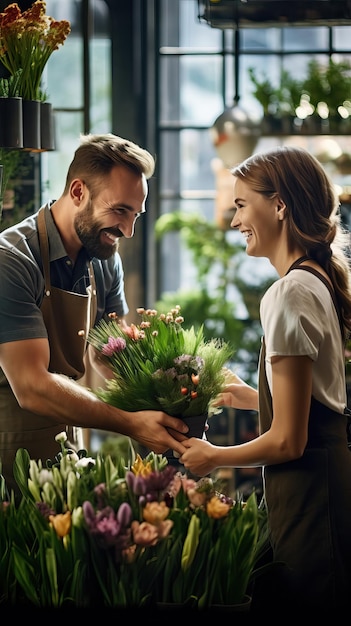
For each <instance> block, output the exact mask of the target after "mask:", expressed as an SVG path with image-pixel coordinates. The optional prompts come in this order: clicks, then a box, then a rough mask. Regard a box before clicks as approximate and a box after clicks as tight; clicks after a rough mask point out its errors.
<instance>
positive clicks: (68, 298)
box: [0, 209, 96, 490]
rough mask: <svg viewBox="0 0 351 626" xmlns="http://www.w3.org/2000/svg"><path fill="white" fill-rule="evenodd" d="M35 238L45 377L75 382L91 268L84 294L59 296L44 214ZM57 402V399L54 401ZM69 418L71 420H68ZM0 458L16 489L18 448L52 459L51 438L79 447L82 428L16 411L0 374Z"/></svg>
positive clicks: (90, 309) (89, 308)
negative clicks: (62, 377) (41, 295)
mask: <svg viewBox="0 0 351 626" xmlns="http://www.w3.org/2000/svg"><path fill="white" fill-rule="evenodd" d="M38 233H39V242H40V250H41V256H42V261H43V273H44V279H45V295H44V299H43V302H42V305H41V312H42V314H43V318H44V322H45V326H46V328H47V332H48V338H49V344H50V365H49V371H50V372H57V373H58V374H63V375H65V376H68V377H69V378H73V379H75V380H78V379H79V378H81V377H82V376H83V374H84V371H85V368H84V364H83V357H84V353H85V350H86V339H87V334H88V331H89V328H90V327H91V325H92V323H93V321H94V319H95V315H96V287H95V278H94V271H93V267H92V263H90V269H89V274H90V287H89V288H88V289H87V292H88V293H87V295H80V294H76V293H72V292H68V291H63V290H62V289H58V288H56V287H52V286H51V284H50V263H49V244H48V237H47V230H46V224H45V215H44V209H40V211H39V213H38ZM58 402H59V398H58ZM72 417H73V419H74V416H72ZM0 423H1V427H0V459H1V463H2V472H1V473H2V474H3V475H4V476H5V477H6V485H7V487H8V488H9V489H11V488H14V489H15V490H16V485H15V483H14V479H13V473H12V467H13V461H14V458H15V455H16V451H17V450H18V448H25V449H27V450H28V452H29V455H30V457H31V458H33V459H39V458H40V459H42V460H43V462H44V463H45V461H46V459H48V458H50V459H52V458H53V457H54V456H55V454H57V453H58V452H59V450H60V448H59V446H58V444H57V443H56V441H55V436H56V435H57V434H58V433H60V432H62V431H66V432H67V436H68V439H69V441H70V443H71V444H72V445H73V446H77V447H82V445H83V442H82V433H81V429H79V428H75V427H72V426H70V427H67V426H66V424H60V423H57V422H55V421H54V420H53V419H52V418H51V417H50V416H43V415H37V414H34V413H31V412H30V411H27V410H24V409H21V407H20V406H19V404H18V402H17V400H16V398H15V396H14V394H13V393H12V390H11V387H10V386H9V384H8V382H7V380H6V378H5V376H4V374H3V372H2V370H1V369H0Z"/></svg>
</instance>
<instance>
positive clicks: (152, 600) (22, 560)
mask: <svg viewBox="0 0 351 626" xmlns="http://www.w3.org/2000/svg"><path fill="white" fill-rule="evenodd" d="M56 440H57V441H58V442H59V443H60V444H61V452H60V453H59V454H58V455H57V457H56V458H55V459H54V460H51V461H50V462H47V464H46V466H44V465H43V463H42V462H41V461H38V462H37V461H34V460H32V459H30V458H29V455H28V452H27V451H26V450H24V449H20V450H18V451H17V455H16V461H15V464H14V473H15V477H16V481H17V483H18V485H19V488H20V490H21V492H22V498H21V499H20V501H19V502H17V503H15V501H14V499H13V498H6V497H5V495H4V494H5V489H2V488H1V486H2V487H3V485H1V483H2V481H3V479H2V477H1V476H0V605H2V606H4V605H5V606H6V605H10V606H21V605H23V606H26V607H27V609H28V607H41V608H42V607H51V608H57V607H95V606H97V607H100V608H101V607H102V606H103V607H129V608H130V607H140V606H143V607H145V606H153V607H155V606H157V605H158V603H159V602H171V603H173V602H177V603H181V604H188V605H191V606H192V607H194V608H203V607H209V606H211V605H212V604H213V603H215V602H216V603H219V604H228V603H232V604H234V603H237V602H239V603H240V602H242V600H243V597H244V596H245V594H247V593H248V587H249V584H250V581H251V580H252V577H253V575H254V571H255V569H254V568H255V564H256V563H257V557H258V554H259V552H258V550H259V547H260V544H261V539H262V537H263V535H262V533H261V531H262V529H264V524H263V522H264V519H265V513H264V512H262V511H261V510H260V509H259V508H258V505H257V502H256V495H255V494H254V493H252V494H251V495H250V497H249V498H248V500H247V501H246V502H245V503H244V502H242V501H241V499H240V498H238V499H237V500H236V501H233V500H232V499H231V498H229V497H227V496H225V495H224V494H222V493H221V491H219V490H218V489H217V488H216V486H215V484H214V483H213V481H212V480H211V479H210V478H204V479H201V480H199V481H197V482H196V481H194V480H193V479H189V478H188V477H187V475H186V474H181V473H179V472H176V470H175V469H174V468H173V467H172V466H170V465H168V463H167V460H166V459H165V458H164V457H162V456H161V455H156V454H154V453H152V452H151V453H149V454H148V455H147V456H146V457H145V458H144V459H142V458H141V457H140V456H139V455H138V454H135V452H133V450H132V454H131V458H130V460H128V461H127V462H126V461H125V460H124V459H119V460H118V461H115V462H113V461H112V458H111V457H110V456H109V455H107V456H106V455H105V456H104V455H102V454H101V453H98V454H97V455H96V457H89V456H88V454H87V451H85V450H81V451H79V452H78V453H75V452H73V451H72V450H70V449H68V448H67V447H66V445H67V444H66V433H64V432H63V433H60V434H58V435H57V437H56Z"/></svg>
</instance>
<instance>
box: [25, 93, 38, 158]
mask: <svg viewBox="0 0 351 626" xmlns="http://www.w3.org/2000/svg"><path fill="white" fill-rule="evenodd" d="M40 110H41V102H40V100H23V102H22V111H23V148H24V149H25V150H28V151H29V152H35V151H38V150H40V149H41V134H40Z"/></svg>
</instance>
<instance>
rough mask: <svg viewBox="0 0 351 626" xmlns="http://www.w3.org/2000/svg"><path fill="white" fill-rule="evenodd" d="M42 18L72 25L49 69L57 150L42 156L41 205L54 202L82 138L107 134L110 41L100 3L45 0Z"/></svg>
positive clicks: (95, 0)
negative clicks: (87, 135)
mask: <svg viewBox="0 0 351 626" xmlns="http://www.w3.org/2000/svg"><path fill="white" fill-rule="evenodd" d="M46 13H47V14H48V15H51V16H52V17H54V18H55V19H58V20H61V19H66V20H69V21H70V23H71V33H70V34H69V36H68V38H67V40H66V42H65V44H64V46H62V47H61V48H60V49H59V51H57V52H55V53H53V54H52V56H51V57H50V59H49V61H48V64H47V71H46V90H47V93H48V99H49V101H50V102H52V104H53V107H54V110H55V127H56V150H55V151H53V152H50V153H45V154H43V155H42V159H41V164H42V198H43V202H45V201H47V200H49V199H51V198H58V197H59V196H60V195H61V193H62V191H63V188H64V183H65V177H66V173H67V168H68V165H69V163H70V161H71V159H72V156H73V152H74V151H75V149H76V148H77V146H78V144H79V137H80V133H85V132H97V133H104V132H111V107H112V103H111V39H110V31H109V26H110V23H109V13H108V6H107V4H106V3H105V1H104V0H89V1H87V0H74V1H73V2H72V0H47V1H46Z"/></svg>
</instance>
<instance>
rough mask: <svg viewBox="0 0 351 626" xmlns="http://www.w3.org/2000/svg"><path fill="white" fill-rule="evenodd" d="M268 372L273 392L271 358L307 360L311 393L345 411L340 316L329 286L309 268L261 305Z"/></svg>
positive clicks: (291, 275) (287, 279)
mask: <svg viewBox="0 0 351 626" xmlns="http://www.w3.org/2000/svg"><path fill="white" fill-rule="evenodd" d="M260 316H261V325H262V328H263V333H264V337H265V343H266V362H265V366H266V374H267V379H268V384H269V387H270V390H271V391H272V368H271V358H272V357H273V356H278V355H279V356H287V355H291V356H309V357H310V358H311V359H312V361H313V377H312V394H313V396H314V397H315V398H316V400H319V402H321V403H322V404H325V405H326V406H328V407H330V408H331V409H334V410H336V411H339V412H340V413H343V411H344V408H345V405H346V383H345V360H344V348H343V342H342V338H341V332H340V326H339V321H338V316H337V314H336V310H335V307H334V304H333V301H332V299H331V296H330V293H329V291H328V289H327V287H326V286H325V285H324V284H323V283H322V281H321V280H320V279H319V278H317V277H316V276H314V275H313V274H311V273H309V272H306V271H305V270H299V269H296V270H292V271H291V272H289V274H287V275H286V276H283V277H282V278H280V279H279V280H277V281H276V282H275V283H273V285H272V286H271V287H270V288H269V289H268V290H267V291H266V293H265V294H264V296H263V298H262V300H261V306H260Z"/></svg>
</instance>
